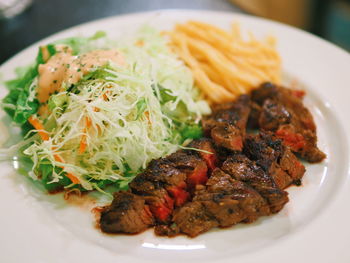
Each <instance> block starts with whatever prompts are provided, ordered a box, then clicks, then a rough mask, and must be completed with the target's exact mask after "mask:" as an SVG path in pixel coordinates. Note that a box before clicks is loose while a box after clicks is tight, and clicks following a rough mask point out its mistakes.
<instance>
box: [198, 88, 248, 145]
mask: <svg viewBox="0 0 350 263" xmlns="http://www.w3.org/2000/svg"><path fill="white" fill-rule="evenodd" d="M249 112H250V98H249V96H248V95H241V96H240V97H238V99H237V100H236V101H234V102H229V103H224V104H221V105H217V106H214V108H213V113H212V114H211V115H210V116H208V117H205V118H203V120H202V126H203V129H204V133H205V134H207V135H208V136H210V137H211V138H212V139H213V140H214V142H215V144H216V145H217V146H220V147H225V148H227V149H229V150H232V151H241V150H242V148H243V138H244V136H245V130H246V125H247V121H248V117H249Z"/></svg>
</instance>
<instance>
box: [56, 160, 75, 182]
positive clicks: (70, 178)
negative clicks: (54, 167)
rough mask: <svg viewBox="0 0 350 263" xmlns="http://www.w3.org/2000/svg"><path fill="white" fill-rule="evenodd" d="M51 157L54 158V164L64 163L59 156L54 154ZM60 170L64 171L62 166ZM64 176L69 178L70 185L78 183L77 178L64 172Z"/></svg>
mask: <svg viewBox="0 0 350 263" xmlns="http://www.w3.org/2000/svg"><path fill="white" fill-rule="evenodd" d="M53 157H54V158H55V161H56V162H60V163H64V160H63V158H62V157H61V156H60V155H59V154H55V155H54V156H53ZM60 168H62V169H64V167H63V166H61V167H60ZM66 176H67V177H68V178H69V180H71V181H72V183H74V184H79V183H80V181H79V179H78V177H76V176H75V175H73V174H71V173H67V172H66Z"/></svg>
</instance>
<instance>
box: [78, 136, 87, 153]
mask: <svg viewBox="0 0 350 263" xmlns="http://www.w3.org/2000/svg"><path fill="white" fill-rule="evenodd" d="M86 146H87V143H86V135H85V134H83V136H82V137H81V140H80V145H79V153H80V154H82V153H84V152H85V150H86Z"/></svg>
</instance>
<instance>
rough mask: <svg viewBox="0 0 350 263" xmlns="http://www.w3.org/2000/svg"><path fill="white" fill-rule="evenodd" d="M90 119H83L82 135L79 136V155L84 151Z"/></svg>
mask: <svg viewBox="0 0 350 263" xmlns="http://www.w3.org/2000/svg"><path fill="white" fill-rule="evenodd" d="M91 124H92V123H91V119H90V118H89V117H85V128H84V134H83V135H82V136H81V140H80V145H79V153H80V154H82V153H84V152H85V150H86V146H87V142H86V134H85V133H86V132H87V130H88V128H90V127H91Z"/></svg>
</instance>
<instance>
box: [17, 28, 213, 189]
mask: <svg viewBox="0 0 350 263" xmlns="http://www.w3.org/2000/svg"><path fill="white" fill-rule="evenodd" d="M86 45H87V46H88V45H89V42H87V44H86ZM106 47H108V48H109V47H111V42H110V41H106ZM116 47H117V48H118V49H119V50H120V52H121V53H122V54H123V55H124V57H125V59H126V66H116V65H113V64H109V65H106V66H104V67H99V68H94V69H93V70H91V72H90V73H89V74H88V75H86V76H84V78H83V79H82V80H80V81H79V82H78V83H77V84H75V85H73V86H71V87H66V89H65V90H63V91H61V92H59V93H57V94H54V95H51V97H50V99H49V102H48V107H49V109H50V114H49V115H48V116H46V117H45V118H42V117H39V116H38V118H41V120H42V122H43V124H44V127H45V130H46V131H48V132H49V136H50V139H49V140H47V141H43V140H41V139H39V137H38V138H37V139H36V140H34V142H32V143H31V144H30V145H29V146H28V147H25V149H24V151H23V152H24V154H25V155H27V156H29V157H30V158H31V160H32V161H33V168H32V171H31V175H32V178H36V179H38V180H40V179H42V180H43V178H44V179H45V182H46V183H47V184H48V185H50V184H55V183H59V182H61V181H62V180H66V179H67V178H66V177H65V174H66V173H71V174H73V175H74V176H75V177H77V178H78V179H79V181H80V184H81V187H82V189H85V190H93V189H97V190H99V191H102V189H103V187H104V186H105V183H106V184H109V183H112V184H113V183H117V184H119V185H121V186H123V185H124V186H125V185H127V183H128V182H129V181H130V180H131V179H132V178H133V176H134V175H135V174H137V173H138V172H139V171H140V170H142V169H144V168H145V167H146V166H147V164H148V163H149V162H150V161H151V160H152V159H156V158H159V157H162V156H165V155H168V154H170V153H172V152H174V151H176V150H177V149H178V148H179V146H180V145H181V144H182V143H183V142H184V141H185V140H186V141H187V139H191V136H189V135H188V134H189V133H188V132H186V133H183V132H182V131H183V130H184V129H185V128H187V130H188V127H197V130H198V122H199V120H200V118H201V117H202V115H204V114H209V113H210V108H209V106H208V104H207V103H206V102H205V100H203V99H202V98H201V95H200V93H199V91H198V89H196V88H195V87H194V82H193V78H192V74H191V72H190V70H189V69H188V68H187V67H186V66H185V65H184V63H183V62H182V61H181V60H179V59H178V57H177V56H176V55H175V54H174V53H172V52H171V51H170V49H169V47H168V45H167V39H166V37H164V36H162V35H161V34H160V33H159V32H158V31H157V30H155V29H153V28H150V27H144V28H142V29H141V30H140V31H139V32H137V33H136V34H135V36H133V37H129V38H128V39H124V40H122V41H117V44H116ZM99 48H100V47H99ZM113 48H115V46H114V45H113ZM88 49H89V48H88V47H85V48H84V49H83V50H88ZM36 84H37V77H36V78H35V79H34V80H33V82H32V84H31V89H30V90H31V91H32V90H33V89H32V87H35V86H36ZM32 94H33V93H32V92H31V93H30V95H31V96H30V97H32ZM31 99H33V98H31ZM197 130H196V131H197ZM184 134H185V135H184ZM186 134H187V135H186ZM194 137H195V136H194ZM194 137H192V138H194ZM82 138H84V139H83V140H84V142H85V143H86V149H85V150H84V152H80V151H79V146H80V144H81V142H82ZM56 155H59V156H61V157H62V159H63V160H64V162H62V160H58V159H57V158H55V156H56ZM62 167H63V169H62ZM33 174H35V175H33ZM65 187H66V188H71V187H76V186H74V184H73V183H71V182H70V181H68V183H67V184H65Z"/></svg>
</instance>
